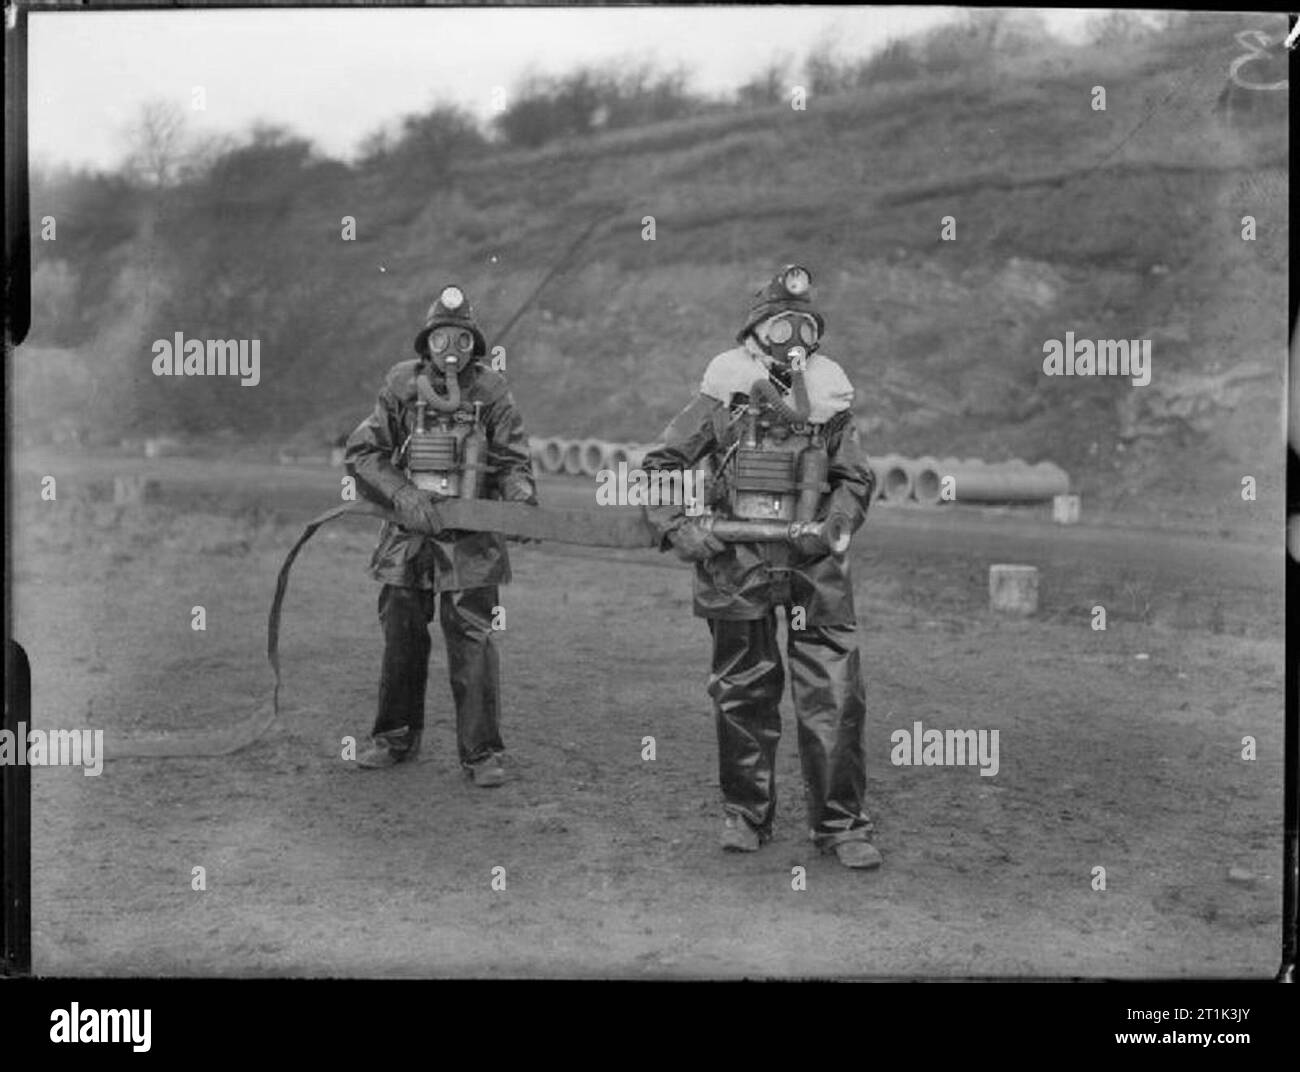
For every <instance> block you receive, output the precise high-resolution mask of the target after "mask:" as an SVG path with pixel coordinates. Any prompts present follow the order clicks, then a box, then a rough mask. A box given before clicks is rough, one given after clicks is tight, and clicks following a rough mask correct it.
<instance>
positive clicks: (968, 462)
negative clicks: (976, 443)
mask: <svg viewBox="0 0 1300 1072" xmlns="http://www.w3.org/2000/svg"><path fill="white" fill-rule="evenodd" d="M937 469H938V473H939V481H940V496H939V498H938V499H937V500H935V501H936V503H937V504H941V503H945V502H963V501H969V502H978V501H979V499H978V498H977V496H978V492H979V489H980V487H981V486H982V485H983V484H985V483H987V477H986V475H985V474H986V470H987V469H988V466H986V465H985V464H984V463H983V462H982V461H981V460H980V459H979V458H941V459H939V463H938V466H937ZM947 478H951V483H950V484H949V491H948V495H947V496H946V497H945V496H944V495H943V494H942V485H943V481H944V480H945V479H947Z"/></svg>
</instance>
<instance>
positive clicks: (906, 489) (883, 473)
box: [876, 454, 912, 503]
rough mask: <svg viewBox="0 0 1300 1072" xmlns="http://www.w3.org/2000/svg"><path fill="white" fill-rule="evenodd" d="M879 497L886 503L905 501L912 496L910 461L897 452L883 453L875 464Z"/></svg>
mask: <svg viewBox="0 0 1300 1072" xmlns="http://www.w3.org/2000/svg"><path fill="white" fill-rule="evenodd" d="M876 478H877V479H878V480H879V481H880V498H881V501H882V502H886V503H900V502H906V501H907V500H908V499H910V498H911V497H912V468H911V461H910V460H909V459H907V458H904V457H902V456H901V455H898V454H886V455H884V456H883V457H882V458H881V459H880V461H879V462H878V463H877V466H876Z"/></svg>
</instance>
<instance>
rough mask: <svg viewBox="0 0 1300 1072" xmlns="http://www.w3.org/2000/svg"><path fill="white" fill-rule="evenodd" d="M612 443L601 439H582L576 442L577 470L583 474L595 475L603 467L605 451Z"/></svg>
mask: <svg viewBox="0 0 1300 1072" xmlns="http://www.w3.org/2000/svg"><path fill="white" fill-rule="evenodd" d="M612 445H613V444H611V443H606V442H605V441H604V440H603V439H584V440H583V441H582V442H581V443H579V444H578V470H579V472H581V474H582V475H583V476H595V475H596V474H597V473H599V472H600V470H601V469H602V468H603V467H604V461H605V452H606V451H608V450H609V448H610V447H611V446H612Z"/></svg>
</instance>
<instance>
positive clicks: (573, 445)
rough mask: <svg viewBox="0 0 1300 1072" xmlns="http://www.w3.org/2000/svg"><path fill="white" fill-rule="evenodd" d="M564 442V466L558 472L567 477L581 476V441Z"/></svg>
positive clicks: (567, 440)
mask: <svg viewBox="0 0 1300 1072" xmlns="http://www.w3.org/2000/svg"><path fill="white" fill-rule="evenodd" d="M563 442H564V464H563V465H561V466H560V470H561V472H563V473H566V474H567V475H568V476H582V440H580V439H566V440H564V441H563Z"/></svg>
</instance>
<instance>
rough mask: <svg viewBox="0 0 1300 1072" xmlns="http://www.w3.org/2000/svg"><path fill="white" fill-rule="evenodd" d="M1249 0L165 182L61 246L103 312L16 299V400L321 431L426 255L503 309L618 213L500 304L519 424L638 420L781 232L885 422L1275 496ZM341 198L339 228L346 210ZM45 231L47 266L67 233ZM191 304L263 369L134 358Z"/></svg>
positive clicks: (1276, 279) (402, 351)
mask: <svg viewBox="0 0 1300 1072" xmlns="http://www.w3.org/2000/svg"><path fill="white" fill-rule="evenodd" d="M1256 26H1258V27H1261V28H1264V29H1268V30H1270V31H1271V32H1277V31H1278V30H1279V29H1283V30H1284V28H1285V26H1284V20H1281V19H1280V18H1277V17H1254V18H1252V17H1247V16H1223V17H1222V19H1221V24H1218V23H1212V22H1211V20H1209V19H1206V18H1202V19H1201V20H1200V22H1199V23H1197V24H1196V28H1195V29H1191V28H1189V29H1188V30H1186V32H1184V33H1183V34H1181V35H1179V36H1174V37H1170V38H1166V39H1164V40H1162V41H1161V42H1159V47H1158V49H1157V48H1156V47H1155V46H1151V45H1147V46H1142V47H1138V46H1131V47H1127V48H1123V47H1114V48H1110V49H1105V50H1102V49H1099V48H1079V49H1068V48H1064V47H1059V48H1052V49H1045V50H1043V52H1042V54H1041V55H1039V56H1036V57H1034V58H1032V59H1030V58H1026V57H1023V56H1021V57H1016V58H1012V59H1007V60H1005V61H996V60H995V62H991V63H989V64H987V65H985V66H983V67H982V68H981V69H979V70H973V71H959V72H956V73H954V74H951V75H949V76H947V77H945V78H943V79H939V80H931V81H919V80H918V81H906V82H892V83H884V84H881V85H878V86H874V87H872V88H871V89H869V90H865V91H861V92H857V93H852V94H843V95H838V96H832V97H821V98H810V99H809V101H808V106H807V108H806V110H804V111H796V110H794V109H792V108H790V107H786V106H781V107H776V108H770V109H766V110H754V111H747V112H729V113H722V114H717V115H710V116H704V117H698V118H694V119H690V120H681V121H676V122H672V123H664V124H658V125H655V126H651V127H642V128H638V129H634V130H624V131H619V132H613V133H609V134H607V135H602V136H597V137H593V138H587V139H582V140H574V141H570V142H567V143H561V144H554V145H549V146H547V147H544V148H542V149H539V150H535V151H528V152H525V151H507V150H496V151H493V152H491V153H488V154H483V155H480V156H478V157H476V158H472V159H466V160H458V161H452V162H451V163H450V167H449V171H448V174H447V175H446V176H445V177H443V178H442V179H441V180H440V181H439V182H438V183H437V184H436V185H435V186H434V187H433V188H419V187H416V188H414V189H413V188H411V187H410V185H409V184H394V183H392V182H391V181H389V179H388V177H386V176H385V175H384V174H383V173H382V172H379V171H374V170H371V171H363V170H358V169H350V168H348V167H345V166H343V165H341V164H337V163H335V162H329V161H326V162H318V163H315V164H310V165H309V164H308V163H306V162H304V160H303V159H302V158H301V156H294V155H293V153H292V152H289V151H288V150H287V149H286V147H285V146H276V145H271V146H270V147H269V148H268V150H267V152H265V153H264V154H263V155H262V156H261V157H258V158H250V159H249V160H248V161H246V164H247V166H245V167H244V168H243V169H242V170H240V169H233V170H231V169H228V170H227V171H226V172H224V173H223V174H222V175H221V176H220V179H219V181H217V180H213V181H211V182H209V183H208V184H207V185H198V186H194V187H182V188H179V189H176V190H169V191H166V192H165V196H163V197H161V198H158V199H157V202H156V203H155V204H154V205H153V206H152V207H150V208H146V209H144V210H142V211H141V217H142V222H141V224H140V226H139V227H137V228H136V230H135V231H134V233H133V234H132V235H131V236H130V237H127V238H125V239H121V240H119V241H117V242H116V244H107V240H106V242H105V243H103V244H101V245H100V246H99V247H97V248H96V249H95V251H94V261H93V263H94V273H93V275H94V279H93V280H92V272H91V267H90V266H91V260H90V254H86V257H85V259H79V258H77V257H66V254H64V256H65V258H66V265H65V266H64V269H63V270H64V272H65V274H67V273H69V272H70V273H71V275H72V276H73V277H74V279H75V283H66V282H65V289H66V292H67V295H68V298H67V300H68V301H73V300H75V301H78V302H81V303H82V304H83V305H84V304H85V303H87V302H90V303H94V304H95V306H96V308H98V309H101V310H102V316H101V318H100V322H99V323H98V324H97V327H96V330H95V333H94V335H93V337H91V338H86V339H80V340H72V341H71V344H70V345H69V344H68V340H66V339H63V340H59V343H60V344H59V345H57V346H55V345H54V344H53V343H52V340H53V339H54V335H52V334H51V332H50V330H49V328H48V326H47V325H43V324H42V323H40V322H39V321H38V322H37V323H36V325H35V328H34V331H33V336H32V339H31V343H30V346H28V347H25V348H24V351H26V353H25V354H24V352H23V351H20V353H19V366H18V373H19V381H18V390H19V395H20V398H23V399H25V400H29V401H27V402H26V404H24V405H21V406H20V407H19V408H20V414H19V417H20V420H19V427H20V430H29V429H31V428H32V426H33V425H36V424H38V422H36V421H34V420H32V418H34V417H35V416H36V412H37V409H38V408H39V407H46V406H49V405H51V404H55V403H56V402H57V403H58V408H59V409H60V410H68V409H72V410H73V411H74V412H78V413H82V414H84V413H90V414H93V415H94V417H95V418H96V419H95V420H94V421H92V422H91V423H93V424H95V425H97V426H98V427H100V428H102V429H105V430H109V431H111V432H112V433H113V434H119V433H122V432H124V431H127V430H134V431H137V432H146V433H153V432H157V431H163V430H181V431H186V432H189V433H191V434H204V433H212V432H215V431H217V430H219V429H221V428H227V427H229V428H234V429H236V430H238V431H239V432H240V433H241V435H242V436H243V437H244V438H245V439H249V440H251V439H256V440H259V441H281V442H282V441H284V440H285V439H288V438H292V437H294V436H299V437H301V438H303V439H304V440H320V441H323V440H325V439H326V438H329V437H331V436H334V435H337V434H338V433H339V431H346V430H347V429H348V428H349V427H350V426H351V425H352V424H353V423H355V421H356V420H357V419H359V418H360V417H361V416H363V415H364V413H365V412H366V411H367V409H368V407H369V404H370V398H369V396H370V395H371V393H372V392H373V390H374V388H375V387H376V386H377V384H378V383H379V381H380V378H381V376H382V374H383V372H384V370H385V369H386V368H387V367H388V366H389V365H391V364H392V363H393V362H395V361H398V360H401V359H403V358H404V357H406V356H409V354H410V347H411V339H412V337H413V335H414V332H415V330H416V328H417V327H418V325H419V323H420V322H421V319H422V316H423V312H424V309H425V307H426V306H427V304H428V302H429V300H430V298H431V296H432V294H433V293H434V291H435V290H436V288H437V287H438V286H440V285H441V284H442V283H443V282H445V281H447V280H451V279H455V280H458V281H460V282H462V283H463V284H464V286H465V287H466V289H467V290H468V292H469V293H470V295H471V297H472V299H473V301H474V303H475V306H476V308H477V311H478V313H479V315H480V318H481V319H482V321H483V323H484V324H485V326H486V328H487V330H488V334H489V336H491V335H492V333H493V330H494V328H495V327H499V326H500V325H501V324H503V323H504V321H505V320H506V318H507V317H508V316H510V315H511V314H512V313H513V312H514V311H515V309H516V308H517V306H518V305H519V303H520V302H521V301H522V300H523V299H524V297H526V295H527V294H528V293H530V292H531V290H532V288H533V287H534V286H535V285H536V284H537V282H538V281H539V280H540V279H541V278H542V276H543V275H544V274H545V273H546V272H547V271H548V270H550V269H551V268H552V267H553V266H554V265H555V264H556V262H557V260H558V259H559V257H560V255H561V254H562V253H563V252H564V251H565V249H566V248H567V247H568V246H569V245H570V243H572V241H573V240H574V238H575V236H577V235H578V234H579V233H580V232H581V231H582V230H583V229H584V228H585V227H587V226H588V225H589V224H590V222H591V221H592V220H594V219H597V218H602V217H604V222H602V223H601V224H600V225H599V226H598V227H597V229H596V231H595V233H594V234H593V235H592V237H591V238H590V239H589V240H588V242H587V243H586V244H585V246H584V247H583V248H582V249H581V250H580V252H579V253H578V254H577V256H576V257H574V258H573V259H572V263H570V264H569V265H567V266H566V268H565V269H564V270H563V271H562V272H561V273H560V274H559V275H558V276H557V277H556V278H555V279H554V280H553V281H552V283H551V284H550V285H549V286H548V287H547V288H546V289H545V290H544V291H543V293H542V295H541V296H540V298H539V300H538V301H537V302H536V303H535V305H534V306H533V307H532V308H531V309H530V310H529V311H528V312H527V313H526V314H525V316H524V317H523V318H522V319H521V320H520V321H519V323H518V324H517V325H516V326H515V328H514V330H513V331H512V333H511V335H510V337H509V338H508V339H507V340H505V345H506V349H507V360H508V374H509V376H510V379H511V381H512V383H513V384H514V385H515V390H516V394H517V396H518V397H519V399H520V401H521V403H522V404H523V406H524V407H525V410H526V415H527V419H528V422H529V425H530V429H531V430H533V431H535V432H537V433H552V434H573V435H586V434H593V435H601V436H605V437H608V438H617V439H628V440H649V439H652V438H654V436H655V435H656V434H657V432H658V431H659V429H660V428H662V427H663V425H664V424H665V423H666V422H667V420H668V419H669V418H670V417H671V416H672V415H673V414H674V413H675V412H676V410H677V409H678V408H679V407H680V406H681V405H683V404H684V403H685V401H686V400H687V399H688V397H689V395H690V392H691V390H692V389H693V387H694V386H695V384H696V383H697V382H698V379H699V375H700V373H701V371H702V370H703V367H704V365H705V364H706V363H707V361H708V359H709V357H710V356H712V355H713V354H714V353H716V352H718V351H719V350H721V349H723V348H725V347H726V346H728V345H730V342H731V338H732V335H733V333H734V331H735V329H736V327H737V325H738V324H739V322H740V317H741V316H742V314H743V312H744V309H745V307H746V304H747V298H748V295H749V294H750V293H751V292H752V291H753V290H754V289H755V288H756V287H757V286H759V285H760V284H761V283H762V282H763V281H764V280H765V279H766V278H767V277H768V276H769V275H770V273H771V271H772V270H773V269H774V268H775V267H776V266H777V265H779V264H781V263H783V262H786V261H795V260H797V261H801V262H803V263H805V264H807V265H808V266H809V267H810V268H811V269H812V271H813V273H814V277H815V279H816V283H817V293H818V299H819V302H820V304H821V305H822V307H823V308H824V310H825V311H826V314H827V317H828V321H829V332H828V336H827V338H826V341H825V352H826V353H828V354H830V355H831V356H833V357H835V358H837V359H838V360H839V361H841V362H842V363H843V364H844V366H845V367H846V369H847V370H848V371H849V373H850V376H851V377H852V378H853V380H854V382H855V383H856V385H857V386H858V389H859V401H858V410H859V416H860V419H861V421H862V424H863V427H864V429H865V430H866V431H867V433H868V442H869V445H870V446H871V447H872V449H875V450H881V449H889V450H895V451H902V452H907V453H913V454H918V453H928V454H934V455H936V456H944V455H959V456H966V455H980V456H984V457H986V458H989V459H1001V458H1007V457H1011V456H1020V457H1024V458H1026V459H1028V460H1030V461H1037V460H1041V459H1047V460H1051V461H1054V462H1057V463H1058V464H1060V465H1062V466H1063V467H1064V468H1066V469H1067V470H1068V471H1069V472H1070V473H1071V474H1072V477H1073V479H1074V480H1075V482H1076V484H1077V486H1078V487H1079V488H1080V489H1081V490H1082V491H1083V492H1084V494H1085V495H1087V496H1089V497H1090V498H1093V499H1094V500H1099V501H1101V502H1104V503H1107V504H1109V505H1123V504H1125V503H1128V502H1132V501H1134V500H1136V499H1138V498H1141V497H1155V498H1156V499H1159V500H1161V502H1165V501H1168V502H1178V501H1183V500H1196V501H1197V502H1198V503H1199V505H1197V507H1196V509H1198V510H1202V511H1204V510H1211V511H1216V510H1219V509H1220V508H1222V509H1223V510H1224V511H1225V515H1224V516H1225V517H1228V516H1230V515H1231V508H1232V493H1233V489H1234V488H1235V487H1236V486H1237V481H1238V480H1239V474H1241V473H1251V474H1253V475H1255V476H1256V477H1257V479H1259V480H1260V484H1261V499H1265V498H1267V495H1266V491H1267V490H1268V489H1273V490H1277V489H1279V488H1280V476H1281V468H1280V463H1281V459H1282V449H1283V447H1282V444H1283V431H1282V416H1281V405H1280V403H1281V399H1282V394H1283V391H1282V388H1283V369H1284V359H1285V353H1286V340H1287V329H1286V321H1285V309H1286V270H1287V264H1286V256H1287V252H1286V251H1287V226H1288V220H1287V216H1286V208H1287V206H1286V198H1285V196H1284V194H1285V190H1286V183H1287V177H1288V176H1287V170H1286V169H1287V160H1288V145H1287V127H1286V112H1285V107H1286V99H1287V97H1288V96H1289V94H1288V93H1286V92H1282V93H1270V94H1256V95H1255V96H1256V97H1257V98H1258V100H1257V101H1256V100H1249V101H1247V103H1248V104H1249V105H1251V106H1250V107H1249V108H1243V107H1237V108H1236V109H1235V111H1234V112H1233V113H1232V114H1231V115H1228V116H1225V115H1224V114H1223V112H1222V109H1220V108H1217V107H1216V102H1217V99H1218V97H1219V94H1220V91H1221V90H1222V89H1223V87H1224V85H1225V75H1226V72H1227V70H1228V67H1229V65H1230V64H1231V63H1232V61H1233V59H1234V58H1235V57H1237V56H1238V55H1239V54H1240V53H1241V51H1242V48H1241V45H1240V44H1239V43H1238V42H1237V41H1236V40H1235V39H1234V34H1235V33H1236V32H1237V31H1239V30H1242V29H1246V28H1249V27H1256ZM1098 85H1101V86H1104V88H1105V91H1106V110H1105V111H1094V110H1093V109H1092V107H1091V106H1090V101H1091V99H1092V93H1093V87H1094V86H1098ZM290 148H291V147H290ZM277 169H278V170H277ZM45 211H46V207H45V206H43V205H38V204H33V206H32V215H33V217H34V219H35V220H39V219H40V217H41V216H42V215H43V214H44V212H45ZM1248 213H1249V214H1252V215H1254V216H1255V217H1256V220H1257V233H1258V237H1257V240H1256V241H1253V242H1247V241H1243V240H1242V237H1241V230H1242V223H1241V219H1242V216H1244V215H1246V214H1248ZM349 215H350V216H353V217H355V219H356V225H357V226H356V241H342V240H341V238H340V221H341V219H342V217H344V216H349ZM646 216H653V217H654V220H655V230H656V234H655V239H654V241H645V240H643V238H642V228H643V218H644V217H646ZM948 216H951V217H953V219H954V220H955V223H956V240H955V241H941V240H940V229H941V226H942V223H941V221H942V220H943V218H944V217H948ZM146 223H147V224H148V226H147V227H146V226H145V224H146ZM120 237H121V236H118V238H119V239H120ZM60 245H61V250H62V249H66V247H63V246H62V244H60ZM35 246H36V250H35V253H36V255H37V262H38V269H39V267H40V264H41V262H42V261H45V262H52V261H53V260H54V258H55V256H56V254H55V253H54V251H53V250H51V249H49V248H44V249H43V248H41V247H42V243H40V242H39V241H37V242H35ZM45 270H46V271H47V272H49V271H50V270H51V266H50V264H49V263H46V265H45ZM103 279H108V280H110V281H111V282H109V283H107V284H104V283H101V282H98V281H97V280H103ZM55 315H57V303H56V312H55ZM176 331H183V332H184V333H185V334H186V336H187V337H193V338H250V339H251V338H259V339H260V340H261V351H262V379H261V383H260V384H259V386H258V387H257V388H256V389H247V388H240V387H239V386H238V385H237V384H236V383H235V382H230V381H227V382H219V383H214V382H209V381H200V380H181V379H177V380H159V379H156V378H154V377H153V376H152V375H151V373H150V371H149V362H150V344H151V343H152V340H154V339H155V338H170V337H171V336H172V335H173V334H174V333H175V332H176ZM1067 331H1072V332H1074V333H1075V335H1076V337H1078V338H1123V339H1130V338H1148V339H1151V340H1152V348H1153V361H1152V365H1153V369H1152V372H1153V375H1152V379H1151V383H1150V384H1149V385H1147V386H1145V387H1134V386H1131V385H1130V384H1129V382H1128V381H1127V380H1119V379H1116V378H1106V377H1093V378H1090V379H1078V378H1064V377H1061V378H1055V379H1052V378H1048V377H1045V376H1044V375H1043V372H1042V360H1043V343H1044V341H1045V340H1047V339H1053V338H1056V339H1061V338H1063V337H1064V334H1065V332H1067ZM79 370H81V371H79ZM92 385H93V386H92ZM69 399H71V400H73V401H74V403H75V404H74V405H73V406H71V407H69V406H67V405H66V402H67V400H69ZM35 434H37V435H39V434H40V431H39V429H38V430H37V431H36V433H35ZM1225 481H1226V482H1228V483H1227V484H1225ZM1229 485H1230V486H1229ZM1225 487H1226V488H1227V493H1226V494H1225V493H1224V488H1225ZM1279 516H1280V515H1279Z"/></svg>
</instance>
